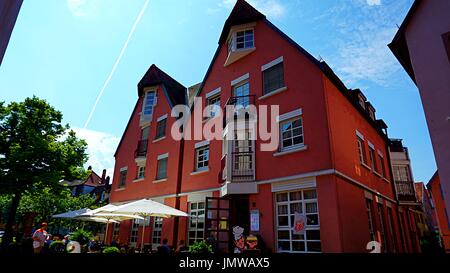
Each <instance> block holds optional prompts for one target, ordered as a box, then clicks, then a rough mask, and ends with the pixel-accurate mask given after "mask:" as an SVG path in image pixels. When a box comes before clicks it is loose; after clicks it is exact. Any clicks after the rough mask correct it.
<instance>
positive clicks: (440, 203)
mask: <svg viewBox="0 0 450 273" xmlns="http://www.w3.org/2000/svg"><path fill="white" fill-rule="evenodd" d="M427 187H428V190H429V191H430V193H431V198H432V203H433V204H434V212H435V214H436V222H437V225H438V229H439V235H440V237H441V245H442V246H443V248H444V249H445V251H446V252H447V253H448V252H450V228H449V226H448V223H449V220H448V213H447V209H446V206H445V201H444V196H443V194H442V186H441V181H440V179H439V173H438V172H436V173H435V174H434V175H433V177H432V178H431V179H430V182H428V184H427Z"/></svg>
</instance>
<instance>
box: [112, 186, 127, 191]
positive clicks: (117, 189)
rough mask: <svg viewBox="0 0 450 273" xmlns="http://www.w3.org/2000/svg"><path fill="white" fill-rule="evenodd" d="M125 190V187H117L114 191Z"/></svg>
mask: <svg viewBox="0 0 450 273" xmlns="http://www.w3.org/2000/svg"><path fill="white" fill-rule="evenodd" d="M124 190H125V187H123V188H117V189H115V190H114V191H124Z"/></svg>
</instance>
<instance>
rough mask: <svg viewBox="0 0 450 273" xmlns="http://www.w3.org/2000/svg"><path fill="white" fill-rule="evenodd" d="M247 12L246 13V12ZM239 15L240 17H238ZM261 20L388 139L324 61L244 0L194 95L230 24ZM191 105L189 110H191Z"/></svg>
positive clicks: (233, 13) (379, 123) (380, 124)
mask: <svg viewBox="0 0 450 273" xmlns="http://www.w3.org/2000/svg"><path fill="white" fill-rule="evenodd" d="M247 13H248V14H247ZM239 17H241V18H239ZM258 20H262V21H263V22H264V23H265V24H266V25H267V26H269V27H270V28H271V29H272V30H273V31H275V32H276V33H278V34H279V35H280V36H281V37H282V38H283V39H284V40H286V41H287V42H288V43H290V44H291V45H292V46H293V47H294V48H296V49H297V50H298V51H299V52H300V53H301V54H302V55H304V56H305V57H306V58H308V59H309V60H310V61H311V62H312V63H313V64H315V65H316V67H317V68H318V69H320V70H321V71H322V73H324V74H325V76H327V78H328V79H329V80H330V81H331V82H332V83H333V84H334V85H335V86H336V87H337V89H338V90H339V91H340V92H341V93H342V94H343V95H344V96H345V97H346V98H347V99H348V100H349V101H350V103H352V105H353V106H354V107H355V108H356V109H357V110H358V111H359V112H360V113H361V114H362V116H363V117H364V118H365V119H366V120H367V121H368V122H369V124H370V125H372V127H373V128H374V129H375V130H376V131H377V132H378V133H379V134H380V135H381V136H382V137H383V139H385V140H386V141H388V140H389V139H388V137H387V133H384V132H383V129H387V125H386V123H385V122H384V121H383V120H382V119H379V120H372V119H371V118H370V116H369V114H368V112H367V111H365V110H364V109H362V108H361V107H360V105H359V103H358V102H357V101H356V100H355V99H354V97H353V96H352V95H351V94H350V91H349V89H348V88H347V87H346V86H345V84H344V83H343V82H342V81H341V80H340V79H339V77H338V76H337V75H336V74H335V73H334V71H333V70H332V69H331V67H330V66H329V65H328V64H327V63H326V62H325V61H319V60H317V59H316V58H315V57H314V56H312V55H311V54H310V53H309V52H308V51H306V50H305V49H304V48H303V47H301V46H300V45H299V44H298V43H296V42H295V41H294V40H292V39H291V37H289V36H288V35H286V34H285V33H284V32H283V31H281V30H280V29H279V28H278V27H276V26H275V25H274V24H272V23H271V22H270V21H269V20H268V19H267V18H266V16H265V15H263V14H262V13H260V12H259V11H257V10H256V9H255V8H254V7H252V6H251V5H250V4H248V3H247V2H246V1H245V0H238V1H237V2H236V5H235V6H234V8H233V10H232V11H231V14H230V16H229V17H228V19H227V20H226V21H225V25H224V27H223V30H222V33H221V35H220V39H219V45H218V47H217V49H216V52H215V53H214V57H213V59H212V60H211V63H210V64H209V67H208V70H207V71H206V74H205V76H204V77H203V80H202V82H201V85H200V87H199V88H198V91H197V93H196V94H195V96H198V95H200V94H201V92H202V90H203V87H204V85H205V82H206V80H207V79H208V76H209V74H210V73H211V70H212V67H213V65H214V63H215V61H216V59H217V57H218V56H219V52H220V48H221V46H222V44H223V43H224V42H225V40H226V38H227V37H228V33H229V31H230V29H231V27H232V26H234V25H239V24H245V23H250V22H254V21H258ZM193 107H194V106H193V105H191V111H192V110H193Z"/></svg>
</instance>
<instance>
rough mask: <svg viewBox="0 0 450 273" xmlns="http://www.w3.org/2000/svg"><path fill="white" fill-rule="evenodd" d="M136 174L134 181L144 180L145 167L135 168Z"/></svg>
mask: <svg viewBox="0 0 450 273" xmlns="http://www.w3.org/2000/svg"><path fill="white" fill-rule="evenodd" d="M137 167H138V168H137V174H136V179H144V178H145V165H138V166H137Z"/></svg>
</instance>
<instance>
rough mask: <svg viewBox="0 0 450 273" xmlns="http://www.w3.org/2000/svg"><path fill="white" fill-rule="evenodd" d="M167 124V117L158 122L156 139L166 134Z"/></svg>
mask: <svg viewBox="0 0 450 273" xmlns="http://www.w3.org/2000/svg"><path fill="white" fill-rule="evenodd" d="M166 124H167V118H163V119H161V120H158V122H157V123H156V136H155V139H160V138H162V137H164V136H166Z"/></svg>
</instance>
